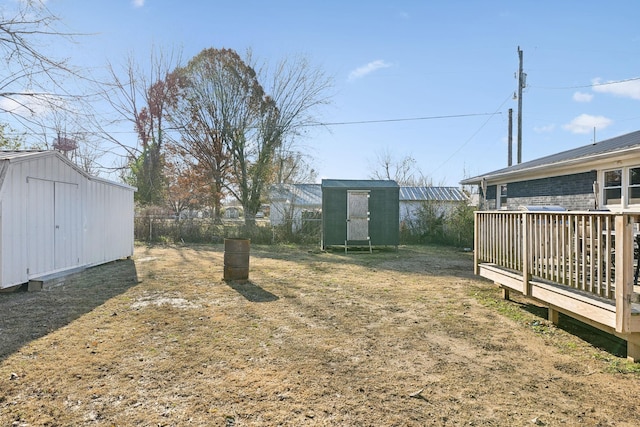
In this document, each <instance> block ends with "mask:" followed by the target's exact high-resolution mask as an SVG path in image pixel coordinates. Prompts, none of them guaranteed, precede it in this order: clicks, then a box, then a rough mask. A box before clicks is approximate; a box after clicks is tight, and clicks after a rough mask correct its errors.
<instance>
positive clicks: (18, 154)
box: [0, 150, 48, 160]
mask: <svg viewBox="0 0 640 427" xmlns="http://www.w3.org/2000/svg"><path fill="white" fill-rule="evenodd" d="M47 151H48V150H20V151H15V150H0V160H13V159H20V158H23V157H33V156H34V155H37V154H39V153H46V152H47Z"/></svg>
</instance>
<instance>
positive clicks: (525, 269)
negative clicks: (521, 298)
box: [522, 212, 531, 296]
mask: <svg viewBox="0 0 640 427" xmlns="http://www.w3.org/2000/svg"><path fill="white" fill-rule="evenodd" d="M529 218H530V215H527V213H526V212H523V213H522V294H523V295H525V296H530V295H531V286H529V280H530V279H531V275H530V274H529V221H530V220H529Z"/></svg>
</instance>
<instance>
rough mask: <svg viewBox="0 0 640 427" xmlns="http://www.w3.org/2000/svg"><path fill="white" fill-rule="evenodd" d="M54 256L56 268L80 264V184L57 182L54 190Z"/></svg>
mask: <svg viewBox="0 0 640 427" xmlns="http://www.w3.org/2000/svg"><path fill="white" fill-rule="evenodd" d="M54 199H55V200H54V220H55V228H54V233H55V237H54V242H55V249H54V253H55V255H54V257H55V267H56V270H58V269H61V268H65V267H73V266H76V265H78V262H79V261H80V260H79V259H78V255H79V254H78V252H79V248H78V237H79V235H78V233H79V227H81V226H82V224H80V222H79V220H80V219H79V218H78V207H79V204H78V185H77V184H70V183H66V182H56V183H55V191H54Z"/></svg>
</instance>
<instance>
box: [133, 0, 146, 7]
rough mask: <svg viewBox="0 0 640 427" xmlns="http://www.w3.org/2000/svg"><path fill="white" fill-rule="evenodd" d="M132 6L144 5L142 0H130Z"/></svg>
mask: <svg viewBox="0 0 640 427" xmlns="http://www.w3.org/2000/svg"><path fill="white" fill-rule="evenodd" d="M131 3H133V7H142V6H144V0H132V1H131Z"/></svg>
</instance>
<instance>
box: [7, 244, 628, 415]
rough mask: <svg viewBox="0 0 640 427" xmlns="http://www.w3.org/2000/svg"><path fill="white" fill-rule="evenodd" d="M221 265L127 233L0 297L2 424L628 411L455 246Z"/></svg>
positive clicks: (206, 250)
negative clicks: (43, 281) (61, 276)
mask: <svg viewBox="0 0 640 427" xmlns="http://www.w3.org/2000/svg"><path fill="white" fill-rule="evenodd" d="M222 267H223V248H222V246H221V245H218V246H191V247H151V248H147V247H138V248H137V249H136V254H135V257H134V260H133V261H120V262H116V263H111V264H108V265H105V266H101V267H97V268H93V269H90V270H87V271H86V272H85V273H84V274H82V275H80V276H77V277H75V278H74V279H72V280H69V281H68V282H67V283H66V284H65V285H64V286H60V287H57V288H53V289H51V290H49V291H45V292H40V293H26V292H18V293H13V294H0V313H1V314H0V425H2V426H4V425H9V426H10V425H16V426H45V425H46V426H71V425H73V426H85V425H86V426H94V425H95V426H130V425H131V426H133V425H136V426H184V425H195V426H209V425H213V426H249V425H258V426H273V425H287V426H289V425H290V426H298V425H310V426H323V425H331V426H333V425H340V426H344V425H353V426H367V425H371V426H382V425H384V426H423V425H476V426H481V425H485V426H488V425H493V426H505V425H587V426H609V425H610V426H613V425H615V426H625V425H628V426H631V425H636V419H637V413H638V405H637V402H638V396H639V395H640V384H639V382H638V376H637V375H635V374H628V373H627V374H621V373H615V372H614V373H612V372H610V369H609V367H610V366H611V362H610V361H611V360H612V359H615V360H619V359H618V358H616V357H615V356H612V355H610V354H607V353H603V352H602V351H601V350H598V349H596V348H594V347H593V346H591V345H589V344H588V343H585V342H584V341H581V340H580V339H578V338H577V337H576V336H573V335H569V334H567V333H565V332H564V331H562V330H560V329H556V328H554V327H553V326H552V325H547V324H546V322H545V321H544V320H542V319H541V318H540V317H537V316H536V314H535V310H533V309H532V306H528V305H527V303H526V302H523V303H521V304H517V303H507V304H508V306H509V307H511V308H512V310H515V311H517V312H518V313H519V314H518V316H510V315H508V314H505V313H504V311H501V310H497V309H496V304H500V303H498V302H496V301H497V300H496V298H497V295H498V292H497V290H496V289H495V288H494V287H493V285H491V284H489V283H487V282H486V281H482V280H480V279H478V278H475V277H472V274H471V273H472V261H471V255H470V254H468V253H461V252H456V251H450V250H443V249H436V248H424V247H402V248H400V250H399V251H398V252H395V251H377V252H375V253H374V254H372V255H371V254H368V253H350V254H348V255H345V254H343V253H341V252H335V253H331V252H329V253H323V252H319V251H314V250H308V249H302V248H297V247H290V248H287V247H266V246H265V247H256V246H254V247H252V248H251V281H250V282H248V283H244V284H243V283H225V282H224V281H222V280H221V279H222ZM487 301H493V303H492V304H489V303H487ZM533 308H535V307H533ZM532 312H533V313H532ZM535 322H537V323H535ZM531 325H534V326H535V327H533V326H531ZM539 325H543V326H544V328H542V329H541V328H539V327H538V326H539ZM421 390H422V391H421ZM420 391H421V392H420ZM418 392H420V393H418Z"/></svg>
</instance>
